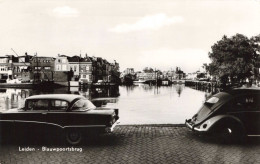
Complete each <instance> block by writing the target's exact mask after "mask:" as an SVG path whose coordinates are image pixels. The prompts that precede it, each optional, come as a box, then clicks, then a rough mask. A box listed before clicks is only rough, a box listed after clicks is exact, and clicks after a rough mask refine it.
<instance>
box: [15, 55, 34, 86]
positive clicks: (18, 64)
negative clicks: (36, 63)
mask: <svg viewBox="0 0 260 164" xmlns="http://www.w3.org/2000/svg"><path fill="white" fill-rule="evenodd" d="M31 58H32V56H31V55H28V54H27V53H25V55H24V56H18V57H14V58H13V77H14V78H19V79H21V80H22V81H27V82H28V81H30V71H31V64H30V60H31Z"/></svg>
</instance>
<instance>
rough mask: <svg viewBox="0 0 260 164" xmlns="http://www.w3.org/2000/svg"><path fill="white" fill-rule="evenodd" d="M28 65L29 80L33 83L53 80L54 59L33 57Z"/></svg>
mask: <svg viewBox="0 0 260 164" xmlns="http://www.w3.org/2000/svg"><path fill="white" fill-rule="evenodd" d="M30 64H31V79H32V80H33V81H34V82H38V81H53V80H54V65H55V58H53V57H43V56H41V57H39V56H34V57H32V58H31V60H30Z"/></svg>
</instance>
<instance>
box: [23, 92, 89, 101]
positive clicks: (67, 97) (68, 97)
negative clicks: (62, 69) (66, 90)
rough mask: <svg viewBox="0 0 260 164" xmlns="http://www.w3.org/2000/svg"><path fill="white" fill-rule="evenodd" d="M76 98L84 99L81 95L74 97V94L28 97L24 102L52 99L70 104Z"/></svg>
mask: <svg viewBox="0 0 260 164" xmlns="http://www.w3.org/2000/svg"><path fill="white" fill-rule="evenodd" d="M77 98H85V97H84V96H81V95H74V94H43V95H34V96H30V97H28V98H27V99H26V100H35V99H53V100H57V99H59V100H66V101H68V102H72V101H73V100H75V99H77Z"/></svg>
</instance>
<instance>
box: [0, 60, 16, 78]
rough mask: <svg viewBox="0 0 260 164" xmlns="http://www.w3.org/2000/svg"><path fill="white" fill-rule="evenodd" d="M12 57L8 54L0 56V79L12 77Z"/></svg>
mask: <svg viewBox="0 0 260 164" xmlns="http://www.w3.org/2000/svg"><path fill="white" fill-rule="evenodd" d="M12 63H13V62H12V58H10V55H6V56H1V57H0V79H1V80H6V79H12V77H13V71H12Z"/></svg>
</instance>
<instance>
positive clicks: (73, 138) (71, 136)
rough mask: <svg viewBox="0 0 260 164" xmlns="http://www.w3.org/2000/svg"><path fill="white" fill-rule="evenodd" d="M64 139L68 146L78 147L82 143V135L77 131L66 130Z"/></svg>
mask: <svg viewBox="0 0 260 164" xmlns="http://www.w3.org/2000/svg"><path fill="white" fill-rule="evenodd" d="M65 137H66V141H67V143H68V144H70V145H78V144H79V143H80V142H81V141H82V133H81V132H80V131H79V130H77V129H71V130H67V131H66V133H65Z"/></svg>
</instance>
